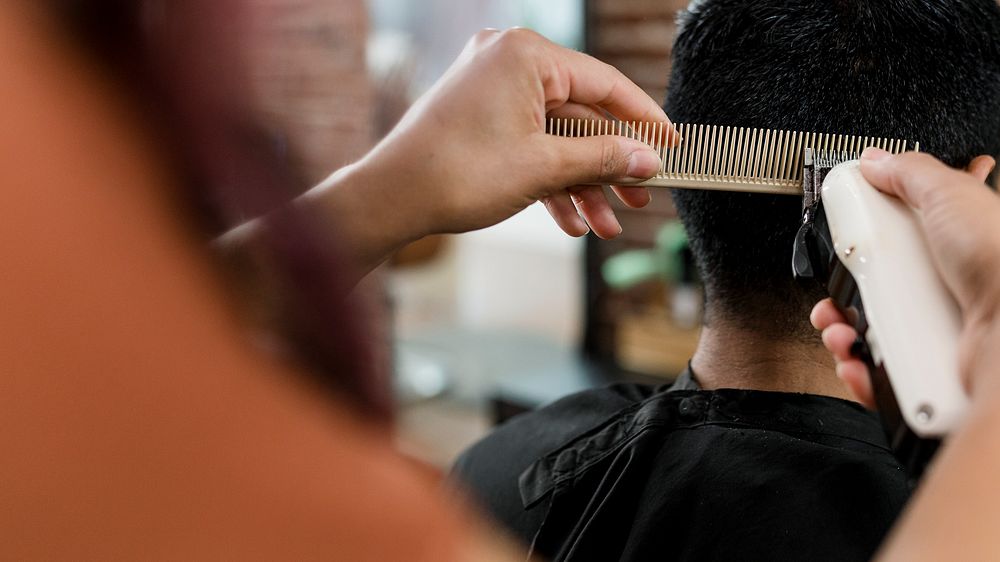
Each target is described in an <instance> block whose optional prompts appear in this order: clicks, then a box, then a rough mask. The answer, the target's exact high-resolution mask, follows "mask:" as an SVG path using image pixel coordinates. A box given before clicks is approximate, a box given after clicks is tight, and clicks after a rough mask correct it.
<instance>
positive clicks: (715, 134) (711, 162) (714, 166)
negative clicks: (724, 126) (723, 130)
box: [708, 125, 719, 179]
mask: <svg viewBox="0 0 1000 562" xmlns="http://www.w3.org/2000/svg"><path fill="white" fill-rule="evenodd" d="M709 139H711V140H710V141H709V143H708V174H709V175H710V176H712V178H713V179H714V178H717V177H718V176H719V170H718V163H719V161H718V157H719V153H718V145H719V127H718V126H716V125H712V133H711V135H709Z"/></svg>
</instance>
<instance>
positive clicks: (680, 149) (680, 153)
mask: <svg viewBox="0 0 1000 562" xmlns="http://www.w3.org/2000/svg"><path fill="white" fill-rule="evenodd" d="M677 131H678V134H680V135H681V139H682V140H681V142H680V143H679V144H678V145H677V148H675V149H674V156H673V159H674V165H673V171H672V173H673V174H674V175H680V174H681V172H683V170H684V146H685V145H687V143H688V136H687V123H682V124H681V125H680V126H679V127H678V128H677Z"/></svg>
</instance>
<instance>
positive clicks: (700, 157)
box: [694, 125, 705, 176]
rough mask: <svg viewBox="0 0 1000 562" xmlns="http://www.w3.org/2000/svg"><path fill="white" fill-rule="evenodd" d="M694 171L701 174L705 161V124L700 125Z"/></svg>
mask: <svg viewBox="0 0 1000 562" xmlns="http://www.w3.org/2000/svg"><path fill="white" fill-rule="evenodd" d="M695 146H696V147H697V148H696V150H695V153H694V155H695V159H694V173H695V175H698V176H700V175H701V173H702V172H703V171H704V169H703V166H704V163H705V126H704V125H698V143H697V144H696V145H695Z"/></svg>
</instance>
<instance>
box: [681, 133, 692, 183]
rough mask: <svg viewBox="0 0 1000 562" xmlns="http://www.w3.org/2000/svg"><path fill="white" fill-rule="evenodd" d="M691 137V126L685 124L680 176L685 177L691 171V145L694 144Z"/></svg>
mask: <svg viewBox="0 0 1000 562" xmlns="http://www.w3.org/2000/svg"><path fill="white" fill-rule="evenodd" d="M691 137H692V135H691V124H690V123H687V124H685V126H684V151H683V152H681V169H680V173H681V175H682V176H686V175H687V174H688V171H690V169H691V143H692V142H694V139H693V138H691Z"/></svg>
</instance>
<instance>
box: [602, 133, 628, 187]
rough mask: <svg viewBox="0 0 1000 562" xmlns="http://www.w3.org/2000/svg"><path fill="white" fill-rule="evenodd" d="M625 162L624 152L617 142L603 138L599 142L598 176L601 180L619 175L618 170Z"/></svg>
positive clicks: (607, 179) (608, 179)
mask: <svg viewBox="0 0 1000 562" xmlns="http://www.w3.org/2000/svg"><path fill="white" fill-rule="evenodd" d="M624 162H625V154H624V153H623V152H622V150H621V148H620V147H619V146H618V143H616V142H613V141H611V140H604V141H602V144H601V168H600V170H599V172H598V173H599V177H600V179H601V181H610V180H612V179H615V178H617V177H618V176H620V175H621V174H620V170H621V169H622V165H623V164H624Z"/></svg>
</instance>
